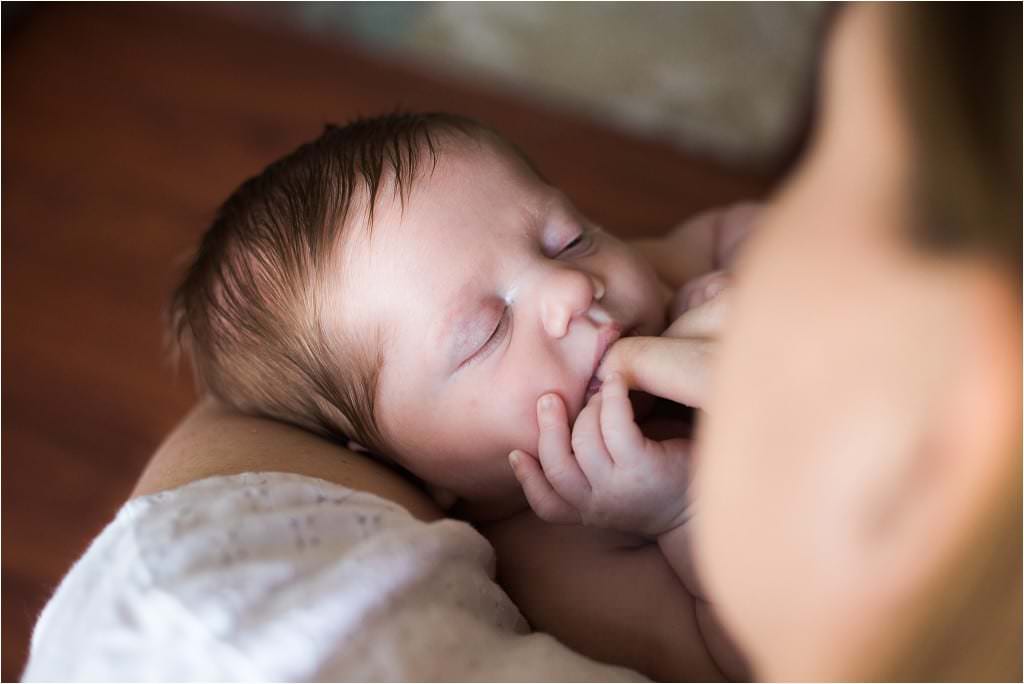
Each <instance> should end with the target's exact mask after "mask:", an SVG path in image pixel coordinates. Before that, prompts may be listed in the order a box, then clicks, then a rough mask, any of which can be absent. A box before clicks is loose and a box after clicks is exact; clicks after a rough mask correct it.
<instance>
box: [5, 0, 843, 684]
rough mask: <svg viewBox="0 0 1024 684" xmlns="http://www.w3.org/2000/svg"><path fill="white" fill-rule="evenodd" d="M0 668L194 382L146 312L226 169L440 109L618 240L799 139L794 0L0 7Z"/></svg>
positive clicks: (742, 179)
mask: <svg viewBox="0 0 1024 684" xmlns="http://www.w3.org/2000/svg"><path fill="white" fill-rule="evenodd" d="M2 11H3V47H2V49H3V74H2V83H3V86H4V95H5V97H4V98H3V108H2V127H0V130H2V217H0V218H2V286H3V287H2V330H3V333H4V334H3V337H2V367H3V371H4V373H3V380H2V399H3V402H2V452H3V460H2V521H3V522H2V533H3V538H2V552H3V556H2V570H3V574H2V595H3V603H2V623H3V624H2V628H3V633H2V646H3V649H2V660H3V662H2V673H0V674H2V677H3V679H4V680H5V681H11V680H16V679H18V678H19V676H20V674H21V669H22V667H23V663H24V658H25V654H26V653H27V648H28V639H29V635H30V632H31V628H32V625H33V624H34V622H35V620H36V619H37V617H38V613H39V610H40V609H41V608H42V606H43V605H44V604H45V601H46V599H47V598H48V596H49V595H50V594H51V593H52V591H53V590H54V588H55V587H56V585H57V583H58V582H59V580H60V578H61V577H62V576H63V574H64V573H65V572H67V570H68V568H69V567H70V566H71V564H72V563H73V562H74V560H75V558H77V557H78V556H79V555H80V554H81V553H82V552H83V551H84V549H85V548H86V545H87V544H88V543H89V541H90V540H91V539H92V537H93V536H95V535H96V534H97V533H98V532H99V530H100V529H102V527H103V525H104V524H106V523H107V522H108V521H109V520H110V519H111V517H112V516H113V515H114V514H115V512H116V510H117V508H118V507H119V506H120V505H121V503H123V501H124V499H125V498H126V497H127V496H128V494H129V493H130V491H131V489H132V486H133V485H134V482H135V480H136V478H137V477H138V475H139V473H140V472H141V469H142V467H143V466H144V464H145V462H146V460H147V458H148V457H149V455H150V454H151V453H152V452H153V450H154V449H155V448H156V447H157V445H158V444H159V443H160V441H161V440H162V438H163V437H164V436H165V435H166V434H167V432H168V431H169V430H170V429H171V428H172V427H173V426H174V424H175V423H176V422H177V421H178V420H179V419H180V418H181V417H182V416H183V415H184V413H185V412H186V411H187V410H188V408H189V406H191V404H192V403H193V401H194V399H195V394H194V390H193V388H192V385H191V380H190V377H189V374H188V371H187V368H183V369H178V370H176V369H174V368H173V367H172V366H171V364H170V363H169V362H168V360H167V359H168V355H167V347H166V345H165V339H164V328H163V325H164V321H163V308H164V306H165V303H166V301H167V297H168V294H169V292H170V290H171V288H172V287H173V286H174V284H175V282H176V279H177V278H178V277H179V276H180V273H181V267H182V263H183V259H184V258H185V257H186V256H187V255H188V253H189V251H190V249H191V248H192V247H193V246H194V245H195V244H196V242H197V240H198V238H199V236H200V235H201V234H202V232H203V230H204V229H205V227H206V225H207V224H208V223H209V222H210V220H211V219H212V217H213V214H214V212H215V210H216V208H217V206H218V205H219V204H220V202H222V201H223V200H224V199H225V198H226V197H227V195H228V194H229V193H230V192H231V191H232V190H233V189H234V188H235V187H237V186H238V185H239V184H240V183H241V182H242V181H243V180H244V179H245V178H247V177H249V176H251V175H253V174H255V173H258V172H259V171H260V170H261V169H262V168H263V167H264V166H265V165H266V164H268V163H269V162H271V161H272V160H274V159H275V158H277V157H279V156H281V155H283V154H285V153H287V152H289V151H290V150H291V149H293V148H294V147H295V146H297V145H298V144H299V143H301V142H303V141H306V140H308V139H310V138H313V137H315V136H316V135H317V134H318V133H319V132H320V131H321V130H322V128H323V125H324V124H325V123H328V122H343V121H345V120H346V119H350V118H352V117H354V116H357V115H369V114H375V113H382V112H388V111H393V110H395V109H397V108H403V109H408V110H437V109H442V110H450V111H456V112H460V113H463V114H466V115H469V116H473V117H476V118H479V119H482V120H484V121H486V122H487V123H489V124H490V125H492V126H494V127H495V128H497V129H498V130H500V131H502V132H503V133H504V134H506V135H507V136H508V137H509V138H510V139H511V140H513V141H514V142H515V143H517V144H518V145H519V146H520V147H522V148H523V149H524V150H525V151H526V153H527V154H528V155H530V156H531V157H533V158H534V160H535V162H536V163H537V165H538V166H539V168H541V169H542V170H543V171H544V173H545V175H546V176H547V177H548V178H550V179H551V180H552V181H553V182H554V183H556V184H557V185H559V186H561V187H562V188H563V189H564V190H565V191H566V192H567V194H568V195H569V196H570V197H571V198H572V199H573V200H574V201H575V202H576V204H577V205H578V206H579V207H580V208H581V209H582V210H583V211H584V213H586V214H588V215H590V216H591V217H592V218H593V219H595V220H596V221H598V222H599V223H602V224H604V225H605V226H607V227H609V228H610V229H612V230H613V231H615V232H618V233H620V234H622V235H625V236H630V235H635V236H640V235H649V234H655V233H658V232H662V231H664V230H666V229H667V228H669V227H670V226H672V225H673V224H675V223H677V222H678V221H680V220H682V219H684V218H686V217H687V216H690V215H692V214H693V213H695V212H697V211H699V210H701V209H704V208H708V207H712V206H715V205H721V204H724V203H727V202H730V201H733V200H738V199H743V198H751V197H761V196H764V195H765V194H766V193H768V192H770V190H771V188H772V186H773V184H774V183H775V182H776V181H777V180H778V179H779V177H780V175H781V174H782V173H784V172H785V170H786V168H787V164H788V162H789V161H790V160H791V159H792V158H793V154H794V152H795V151H796V150H798V149H799V146H800V144H801V142H802V141H803V140H805V139H806V134H807V122H808V115H809V112H810V102H811V90H812V88H811V84H812V82H813V75H814V73H815V71H816V69H817V65H818V62H819V45H820V42H821V36H822V33H823V28H824V25H825V19H826V9H825V8H824V7H823V6H822V5H820V4H818V3H802V4H774V3H752V4H746V3H600V4H591V3H358V2H357V3H346V4H322V3H308V4H307V3H289V4H278V3H261V4H246V3H239V4H188V5H179V4H163V3H161V4H152V5H150V4H134V3H118V4H89V3H75V4H67V5H65V4H45V5H36V4H34V3H22V4H19V3H10V2H5V3H3V5H2Z"/></svg>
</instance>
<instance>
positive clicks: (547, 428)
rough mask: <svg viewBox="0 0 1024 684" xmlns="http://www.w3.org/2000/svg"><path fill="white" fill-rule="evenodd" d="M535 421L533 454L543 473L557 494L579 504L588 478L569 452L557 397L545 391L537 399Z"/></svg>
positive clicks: (565, 421)
mask: <svg viewBox="0 0 1024 684" xmlns="http://www.w3.org/2000/svg"><path fill="white" fill-rule="evenodd" d="M537 423H538V425H539V426H540V437H539V438H538V440H537V456H538V458H539V460H540V465H541V467H542V468H543V469H544V476H545V477H546V478H547V481H548V482H550V483H551V486H552V487H554V489H555V491H556V492H558V494H559V496H561V497H562V498H563V499H565V500H566V501H568V502H569V503H571V504H573V505H574V506H581V505H582V504H583V503H584V501H585V500H586V496H587V495H588V494H589V493H590V482H588V481H587V477H586V475H584V474H583V471H582V470H581V469H580V465H579V464H578V463H577V462H576V457H575V456H573V453H572V446H571V443H570V434H569V418H568V417H567V416H566V414H565V404H564V403H562V398H561V397H559V396H558V395H557V394H553V393H548V394H545V395H544V396H542V397H541V398H540V399H538V400H537Z"/></svg>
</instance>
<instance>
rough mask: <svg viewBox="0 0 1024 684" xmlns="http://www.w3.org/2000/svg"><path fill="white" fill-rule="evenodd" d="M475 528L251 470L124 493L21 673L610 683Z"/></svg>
mask: <svg viewBox="0 0 1024 684" xmlns="http://www.w3.org/2000/svg"><path fill="white" fill-rule="evenodd" d="M494 560H495V559H494V550H493V548H492V547H491V546H490V544H489V543H488V542H487V541H486V540H485V539H484V538H483V537H481V536H480V535H479V534H478V533H477V532H476V531H475V530H474V529H473V528H472V527H470V526H469V525H467V524H465V523H462V522H457V521H454V520H443V521H438V522H434V523H424V522H421V521H419V520H416V519H415V518H413V516H412V515H410V514H409V513H408V512H407V511H406V510H405V509H404V508H402V507H400V506H398V505H397V504H394V503H391V502H389V501H386V500H384V499H381V498H380V497H377V496H374V495H371V494H367V493H364V492H356V491H353V490H351V489H347V488H345V487H341V486H339V485H336V484H332V483H329V482H326V481H323V480H318V479H315V478H310V477H304V476H301V475H294V474H285V473H246V474H242V475H233V476H229V477H215V478H210V479H206V480H201V481H198V482H193V483H190V484H188V485H185V486H184V487H181V488H179V489H176V490H172V491H166V492H161V493H158V494H153V495H151V496H146V497H141V498H138V499H133V500H131V501H129V502H128V503H127V504H125V505H124V507H123V508H122V509H121V510H120V512H119V513H118V515H117V517H116V518H115V519H114V521H113V522H112V523H111V524H110V525H108V526H107V527H106V529H104V530H103V532H102V533H101V534H100V535H99V537H97V539H96V540H95V541H94V542H93V543H92V545H91V546H90V547H89V549H88V550H87V551H86V552H85V555H84V556H83V557H82V558H81V559H80V560H79V561H78V562H77V563H76V564H75V565H74V566H73V567H72V569H71V571H70V572H69V573H68V575H67V577H65V578H64V580H63V581H62V582H61V584H60V587H59V588H58V589H57V592H56V594H55V595H54V596H53V598H52V599H51V600H50V602H49V604H48V605H47V606H46V608H45V609H44V611H43V613H42V615H41V617H40V619H39V623H38V624H37V625H36V629H35V633H34V634H33V637H32V649H31V653H30V656H29V662H28V668H27V670H26V671H25V674H24V679H25V680H26V681H39V680H104V681H116V680H178V681H182V680H207V681H226V680H259V681H266V680H275V681H284V680H301V681H311V680H361V681H371V680H392V681H394V680H434V681H445V680H447V681H457V680H562V681H568V680H577V681H578V680H602V681H623V680H629V681H635V680H639V679H642V678H641V677H640V676H639V675H637V674H636V673H634V672H631V671H629V670H625V669H622V668H617V667H611V666H606V665H601V664H599V663H597V662H595V661H593V660H590V659H588V658H585V657H583V656H581V655H579V654H577V653H574V652H573V651H570V650H569V649H568V648H566V647H565V646H563V645H562V644H560V643H559V642H558V641H556V640H555V639H553V638H552V637H550V636H547V635H544V634H539V633H530V631H529V628H528V626H527V624H526V621H525V620H524V619H523V617H522V615H521V614H520V613H519V611H518V610H517V609H516V607H515V605H513V603H512V601H511V600H509V598H508V596H507V595H506V594H505V592H504V591H502V589H501V588H500V587H499V586H498V585H497V584H495V583H494V581H493V579H494Z"/></svg>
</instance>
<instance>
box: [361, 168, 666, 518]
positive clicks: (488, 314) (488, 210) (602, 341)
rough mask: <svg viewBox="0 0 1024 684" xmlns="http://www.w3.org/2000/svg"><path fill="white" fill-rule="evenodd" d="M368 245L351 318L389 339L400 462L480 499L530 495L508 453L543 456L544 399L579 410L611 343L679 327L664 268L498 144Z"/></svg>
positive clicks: (417, 194) (385, 215)
mask: <svg viewBox="0 0 1024 684" xmlns="http://www.w3.org/2000/svg"><path fill="white" fill-rule="evenodd" d="M359 243H360V244H355V245H353V247H351V248H350V249H348V250H347V251H346V253H345V258H346V264H345V267H344V270H343V271H341V272H343V273H345V280H344V285H343V291H344V293H345V294H346V295H347V296H346V297H345V299H344V302H345V306H344V309H345V310H346V314H345V319H344V321H343V322H341V324H344V325H354V326H357V327H356V328H354V329H357V330H366V329H372V328H368V327H367V326H379V328H380V330H381V331H382V339H383V358H384V365H383V370H382V372H381V377H380V384H379V388H378V395H377V416H378V420H379V423H380V426H381V430H382V432H383V434H384V437H385V439H387V440H388V442H389V444H391V445H392V446H393V447H394V450H395V452H396V453H394V454H392V456H393V457H394V458H395V459H396V460H397V461H398V462H400V463H401V464H402V465H403V466H405V467H406V468H408V469H409V470H410V471H411V472H413V473H415V474H416V475H417V476H419V477H421V478H422V479H423V480H425V481H427V482H429V483H431V484H433V485H436V486H439V487H443V488H446V489H449V490H451V491H452V492H454V493H455V494H457V495H459V496H460V498H464V499H468V500H469V501H473V502H488V503H496V502H509V503H511V502H513V501H516V500H518V499H519V498H521V494H520V488H519V485H518V484H517V482H516V479H515V477H514V475H513V474H512V471H511V468H510V467H509V465H508V454H509V452H510V451H511V450H512V449H514V448H519V449H524V450H526V451H529V452H535V451H536V444H537V432H538V430H537V419H536V408H535V407H536V404H537V399H538V398H539V397H540V396H541V395H542V394H544V393H546V392H555V393H557V394H558V395H560V396H561V397H562V399H563V400H564V402H565V404H566V407H567V409H568V411H569V415H570V417H575V415H576V414H578V413H579V411H580V410H581V408H582V407H583V404H584V401H585V396H586V395H587V394H588V385H590V384H591V381H592V378H593V375H594V371H595V368H596V366H597V364H598V362H599V361H600V359H601V357H602V356H603V353H604V350H605V349H606V348H607V346H608V345H610V344H611V343H612V342H613V341H614V340H615V339H617V338H618V337H619V336H620V335H623V334H631V333H633V334H647V335H656V334H658V333H660V332H661V330H662V329H663V328H664V323H665V320H664V319H665V305H666V301H667V297H666V294H665V288H664V287H663V286H662V285H661V284H660V282H659V281H658V279H657V277H656V276H655V274H654V272H653V270H652V269H651V267H650V266H649V265H648V264H647V263H646V262H645V261H643V260H642V259H641V257H640V256H639V255H638V254H637V253H636V252H635V251H634V250H633V249H632V248H630V247H629V246H627V245H626V244H625V243H623V242H621V241H620V240H618V239H616V238H614V237H612V236H611V235H609V234H607V233H605V232H603V231H601V230H600V229H599V228H597V227H596V226H594V225H593V224H592V223H590V222H589V221H587V219H585V218H584V217H583V216H581V215H580V214H579V212H578V211H576V209H575V208H574V207H573V206H572V205H571V204H570V203H569V201H568V200H567V199H566V197H565V196H564V195H563V194H561V193H560V192H558V191H557V190H555V189H554V188H552V187H551V186H549V185H546V184H545V183H543V182H542V181H541V180H539V179H538V178H537V177H536V176H535V175H534V174H533V173H532V172H530V171H529V169H528V168H527V167H526V166H525V165H524V164H523V163H522V162H520V161H518V160H516V159H511V158H509V157H507V156H505V155H502V154H501V153H499V152H496V151H493V150H490V149H470V150H465V149H460V150H453V149H448V150H446V151H445V152H443V153H442V156H441V159H440V160H439V162H438V164H437V167H436V168H435V169H434V172H433V174H431V175H428V173H427V172H424V174H423V175H422V176H421V177H420V178H419V179H418V180H417V182H416V183H415V185H414V188H413V191H412V193H411V196H410V197H409V198H408V199H407V201H406V203H405V206H404V210H403V208H402V207H401V206H400V205H399V203H398V202H397V201H396V202H394V203H393V204H391V205H390V206H389V204H388V201H385V202H382V206H381V207H380V208H379V209H377V210H375V216H374V229H373V235H372V238H371V239H370V240H369V241H359ZM353 293H355V294H353ZM351 300H355V301H351Z"/></svg>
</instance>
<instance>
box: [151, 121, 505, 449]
mask: <svg viewBox="0 0 1024 684" xmlns="http://www.w3.org/2000/svg"><path fill="white" fill-rule="evenodd" d="M484 139H488V140H490V141H492V142H493V141H496V140H497V137H496V134H494V133H493V132H491V131H490V130H489V129H487V128H485V127H484V126H483V125H482V124H479V123H477V122H475V121H472V120H471V119H467V118H464V117H461V116H456V115H451V114H441V113H433V114H391V115H386V116H379V117H373V118H364V119H359V120H356V121H354V122H352V123H350V124H348V125H346V126H341V127H338V126H327V127H326V129H325V131H324V132H323V134H322V135H321V136H320V137H318V138H317V139H316V140H313V141H312V142H309V143H307V144H304V145H302V146H301V147H299V148H298V149H297V150H295V151H294V152H292V153H291V154H289V155H288V156H286V157H284V158H282V159H280V160H278V161H275V162H274V163H272V164H270V166H268V167H267V168H265V169H264V170H263V171H262V172H261V173H260V174H259V175H257V176H255V177H253V178H250V179H249V180H247V181H245V182H244V183H243V184H242V185H241V186H240V187H239V188H238V189H237V190H235V191H234V192H233V193H232V194H231V196H230V197H228V199H227V201H225V202H224V204H223V205H222V206H221V207H220V210H219V211H218V212H217V215H216V217H215V219H214V221H213V224H212V225H211V226H210V228H209V229H208V230H207V231H206V234H205V235H204V236H203V238H202V241H201V243H200V245H199V248H198V250H197V252H196V254H195V257H194V260H193V261H192V263H191V265H190V267H189V268H188V271H187V273H186V275H185V277H184V279H183V281H182V282H181V284H180V285H179V286H178V288H177V289H176V290H175V292H174V295H173V298H172V301H171V307H170V318H171V330H172V333H173V335H174V338H175V340H176V341H177V343H178V345H179V348H182V349H187V350H188V351H189V352H190V356H191V359H192V366H193V370H194V372H195V376H196V382H197V384H198V385H199V387H200V388H201V389H202V390H205V391H207V392H210V393H211V394H212V395H213V396H215V397H216V398H217V399H219V400H220V401H221V402H223V403H225V404H227V405H229V406H231V407H234V408H236V409H238V410H240V411H242V412H244V413H248V414H251V415H258V416H264V417H269V418H275V419H278V420H283V421H286V422H289V423H293V424H296V425H299V426H301V427H304V428H306V429H310V430H313V431H315V432H317V433H319V434H321V435H324V436H327V437H330V438H333V439H337V440H339V441H344V440H346V439H355V440H357V441H358V442H360V443H362V444H364V445H366V446H367V447H368V448H370V449H372V450H374V451H377V452H378V453H385V452H386V445H385V444H384V439H383V437H382V434H381V430H380V428H379V426H378V423H377V420H376V418H375V412H374V400H375V396H376V392H377V383H378V378H379V375H380V370H381V366H382V364H383V359H382V356H381V350H380V346H381V345H380V344H374V342H375V340H374V339H372V338H373V335H372V334H370V333H369V332H368V331H361V332H362V334H356V333H355V332H352V331H349V332H346V333H343V334H344V339H337V335H331V334H328V333H327V332H326V331H325V329H324V326H323V325H322V317H321V307H322V306H323V296H322V295H323V291H324V288H323V286H324V281H325V272H326V270H327V265H328V264H329V263H331V256H332V254H334V252H335V249H336V248H337V246H338V244H339V243H340V242H341V239H342V238H343V237H344V238H345V239H351V238H353V237H356V234H355V233H353V231H356V230H358V229H359V228H360V227H361V228H362V229H363V230H365V231H366V234H368V233H369V231H370V229H371V225H372V221H373V207H374V205H375V202H376V201H377V200H378V198H379V195H380V192H381V188H382V187H391V188H393V191H394V194H395V196H396V197H397V198H398V199H399V201H401V202H403V203H404V202H405V201H406V199H407V197H408V193H409V191H410V188H411V186H412V184H413V182H414V181H415V179H416V177H417V173H418V172H419V171H420V164H422V163H423V162H426V163H428V164H429V165H431V166H432V165H434V164H436V163H437V159H438V154H439V145H440V144H441V143H443V142H448V141H455V140H465V141H481V140H484ZM506 145H507V143H506ZM354 199H357V200H358V202H359V203H360V206H362V203H364V202H365V207H366V211H365V214H364V215H363V219H364V220H362V221H360V220H356V216H353V214H358V213H359V212H354V211H352V208H353V200H354Z"/></svg>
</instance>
